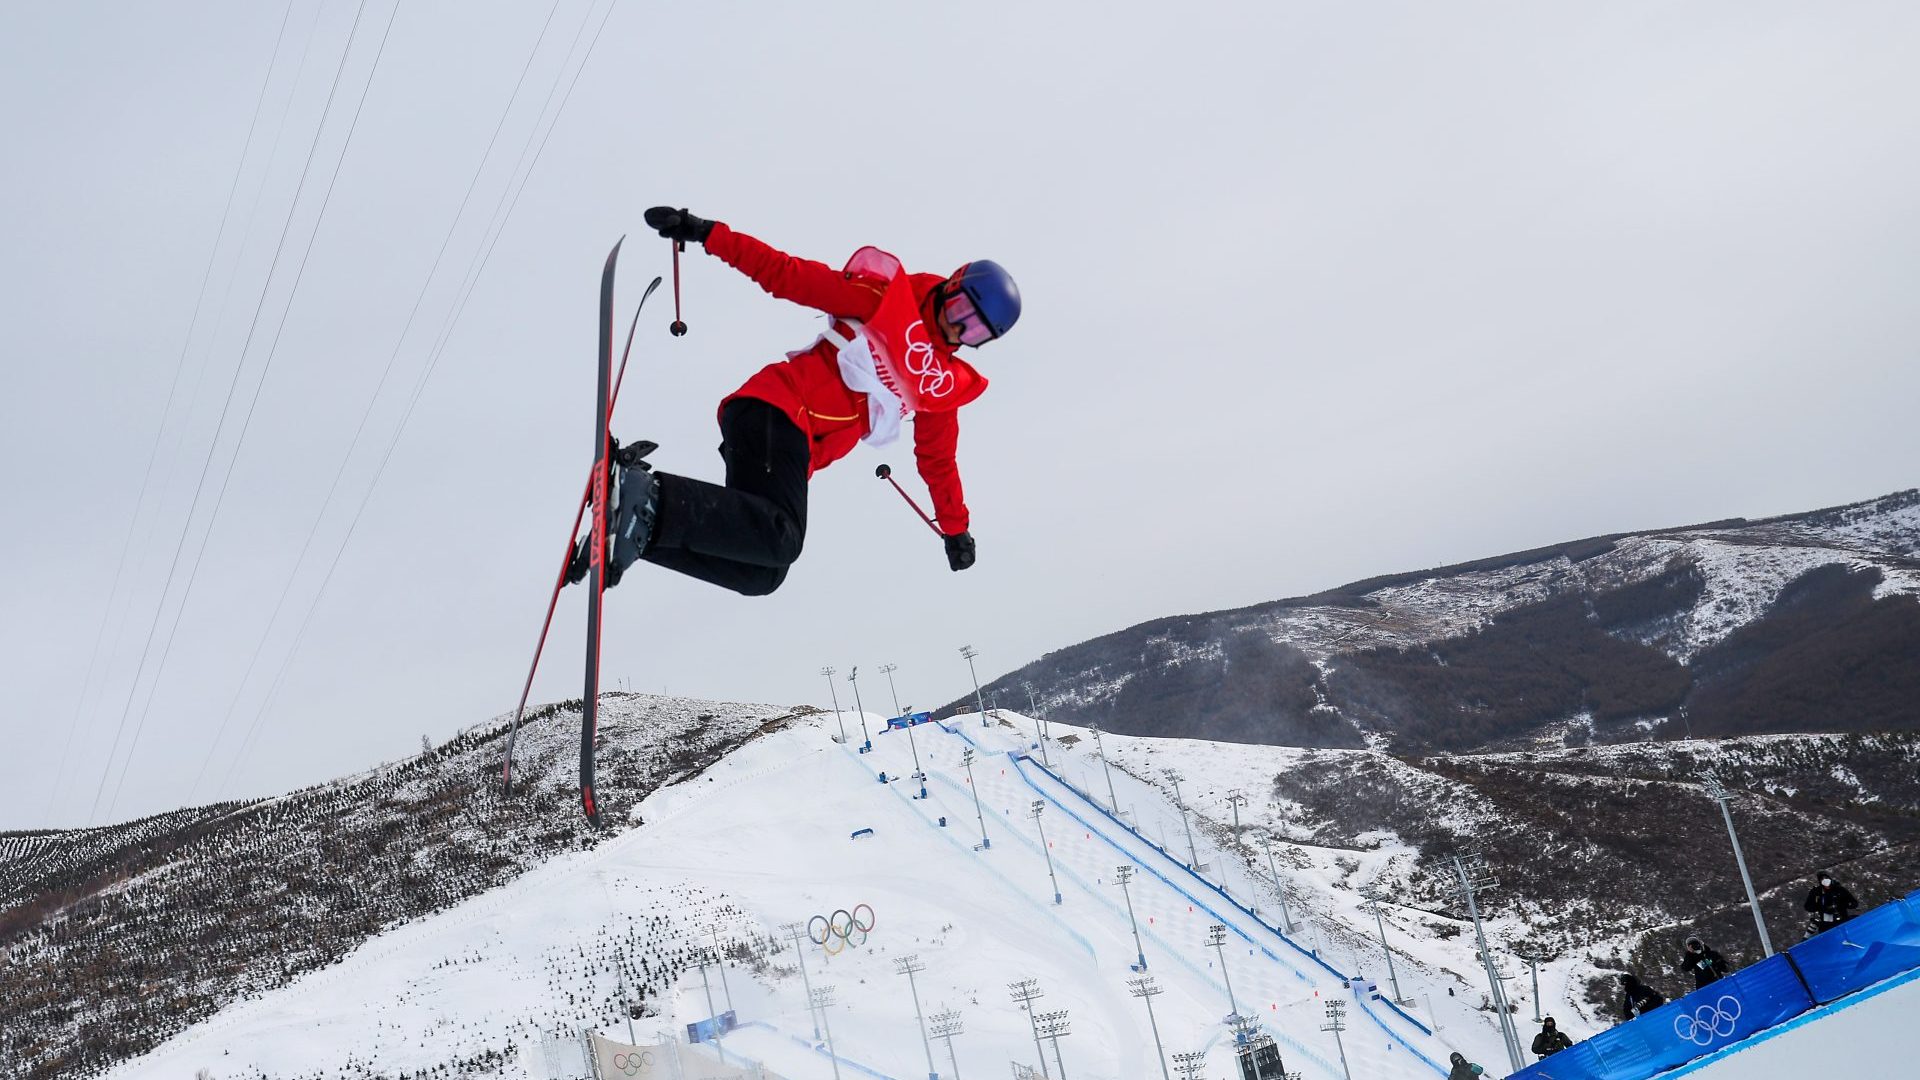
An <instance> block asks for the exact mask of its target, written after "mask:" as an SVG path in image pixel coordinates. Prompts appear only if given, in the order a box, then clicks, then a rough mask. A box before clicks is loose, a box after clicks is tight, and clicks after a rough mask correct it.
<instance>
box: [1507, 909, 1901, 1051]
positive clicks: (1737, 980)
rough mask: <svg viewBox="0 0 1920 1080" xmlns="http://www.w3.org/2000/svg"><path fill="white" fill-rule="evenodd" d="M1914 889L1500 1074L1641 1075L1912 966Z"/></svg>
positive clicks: (1822, 1003)
mask: <svg viewBox="0 0 1920 1080" xmlns="http://www.w3.org/2000/svg"><path fill="white" fill-rule="evenodd" d="M1917 905H1920V892H1915V893H1913V894H1910V895H1908V896H1906V897H1903V898H1901V899H1898V900H1895V901H1893V902H1891V903H1888V904H1884V905H1882V906H1880V907H1878V908H1875V909H1874V910H1872V911H1870V912H1868V913H1867V914H1865V915H1862V916H1860V917H1859V918H1857V919H1854V920H1852V921H1851V922H1847V923H1843V924H1841V925H1840V926H1837V927H1835V928H1833V929H1832V930H1829V931H1827V932H1826V933H1824V934H1821V935H1819V936H1817V937H1814V938H1812V939H1810V940H1808V941H1804V942H1802V943H1800V944H1799V945H1796V946H1794V947H1793V948H1791V949H1788V950H1787V951H1786V952H1783V953H1779V954H1776V955H1774V956H1771V957H1768V958H1767V959H1765V960H1762V961H1761V962H1760V963H1758V964H1755V965H1753V966H1752V967H1749V968H1746V969H1744V970H1741V971H1736V972H1734V973H1733V974H1732V975H1729V976H1727V977H1726V978H1724V979H1720V980H1718V981H1716V982H1713V983H1710V984H1708V985H1707V986H1703V987H1701V988H1700V989H1698V990H1695V991H1694V992H1693V993H1691V994H1688V995H1687V996H1685V997H1683V998H1680V999H1679V1000H1678V1001H1673V1002H1669V1003H1668V1004H1666V1005H1663V1006H1661V1007H1660V1008H1658V1009H1655V1010H1654V1011H1652V1012H1650V1013H1648V1014H1646V1015H1645V1016H1642V1017H1639V1018H1638V1019H1635V1020H1632V1021H1630V1022H1628V1023H1625V1024H1621V1025H1620V1026H1619V1027H1616V1028H1613V1029H1612V1030H1610V1031H1605V1032H1602V1033H1600V1034H1598V1035H1595V1036H1594V1037H1593V1038H1591V1039H1588V1040H1586V1041H1585V1042H1581V1043H1575V1044H1574V1045H1573V1047H1572V1048H1570V1049H1567V1050H1562V1051H1560V1052H1559V1053H1557V1054H1554V1055H1553V1056H1551V1057H1548V1058H1546V1059H1545V1060H1543V1061H1540V1062H1538V1063H1537V1064H1534V1065H1530V1066H1528V1067H1526V1068H1524V1069H1521V1070H1520V1071H1519V1072H1516V1073H1514V1074H1513V1075H1512V1077H1511V1078H1510V1080H1647V1078H1648V1077H1651V1076H1654V1075H1656V1074H1658V1073H1662V1072H1665V1071H1667V1070H1668V1069H1675V1068H1679V1067H1680V1066H1682V1065H1685V1064H1687V1063H1688V1062H1690V1061H1692V1060H1694V1059H1695V1058H1698V1057H1701V1056H1703V1055H1706V1054H1709V1053H1712V1052H1714V1051H1716V1050H1719V1049H1721V1048H1723V1047H1726V1046H1729V1045H1731V1044H1733V1043H1737V1042H1739V1041H1741V1040H1743V1039H1746V1038H1749V1037H1751V1036H1753V1035H1756V1034H1759V1033H1760V1032H1763V1031H1766V1030H1767V1029H1769V1028H1772V1027H1775V1026H1777V1025H1779V1024H1783V1023H1786V1022H1787V1021H1789V1020H1792V1019H1793V1018H1794V1017H1796V1016H1799V1015H1800V1014H1802V1013H1804V1012H1807V1011H1808V1010H1809V1009H1813V1008H1815V1007H1817V1006H1820V1005H1824V1004H1826V1003H1828V1002H1832V1001H1836V1000H1838V999H1840V998H1843V997H1846V996H1847V995H1849V994H1854V993H1858V992H1859V991H1861V990H1864V989H1866V988H1867V987H1869V986H1872V985H1873V984H1875V983H1878V982H1881V981H1883V980H1885V979H1889V978H1892V977H1894V976H1897V975H1900V974H1903V973H1905V972H1907V971H1911V970H1914V969H1916V968H1920V906H1917Z"/></svg>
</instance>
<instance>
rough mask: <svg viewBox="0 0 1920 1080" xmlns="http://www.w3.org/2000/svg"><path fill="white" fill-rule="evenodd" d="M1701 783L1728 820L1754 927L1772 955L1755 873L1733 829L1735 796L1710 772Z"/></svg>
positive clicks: (1702, 776) (1722, 815)
mask: <svg viewBox="0 0 1920 1080" xmlns="http://www.w3.org/2000/svg"><path fill="white" fill-rule="evenodd" d="M1700 783H1701V784H1702V785H1703V786H1705V788H1706V789H1707V797H1708V798H1710V799H1712V800H1713V801H1714V802H1717V803H1719V804H1720V816H1721V817H1723V818H1725V819H1726V821H1727V839H1728V840H1731V841H1733V861H1734V862H1736V863H1739V864H1740V882H1741V884H1743V885H1745V886H1746V887H1747V907H1748V908H1750V909H1752V911H1753V927H1754V929H1756V930H1758V931H1760V948H1761V950H1762V951H1764V952H1765V953H1766V954H1767V955H1768V956H1772V955H1773V939H1772V938H1770V937H1768V936H1767V919H1766V916H1765V915H1762V914H1761V913H1760V898H1759V897H1757V896H1755V895H1754V892H1753V875H1751V874H1749V873H1747V856H1746V853H1745V852H1743V851H1741V850H1740V834H1739V833H1736V832H1734V831H1733V811H1732V810H1729V809H1728V808H1727V804H1728V803H1730V802H1732V801H1733V796H1732V795H1731V794H1729V793H1728V792H1727V789H1726V788H1725V787H1724V786H1723V785H1722V784H1721V783H1720V778H1719V777H1717V776H1715V775H1714V774H1712V773H1710V772H1709V773H1702V774H1701V776H1700Z"/></svg>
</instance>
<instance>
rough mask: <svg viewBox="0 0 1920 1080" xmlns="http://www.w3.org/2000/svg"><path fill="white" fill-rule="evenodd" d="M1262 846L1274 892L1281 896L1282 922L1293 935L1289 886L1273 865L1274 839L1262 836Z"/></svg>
mask: <svg viewBox="0 0 1920 1080" xmlns="http://www.w3.org/2000/svg"><path fill="white" fill-rule="evenodd" d="M1260 846H1261V847H1262V848H1264V849H1265V850H1266V852H1267V872H1268V873H1270V874H1272V875H1273V890H1274V891H1275V892H1277V893H1279V894H1280V922H1281V924H1282V925H1283V926H1284V927H1285V928H1286V932H1287V933H1289V934H1291V933H1293V931H1294V925H1293V912H1291V911H1289V910H1287V886H1286V884H1285V883H1284V882H1282V881H1281V880H1280V871H1279V870H1278V869H1277V868H1276V867H1275V866H1274V865H1273V837H1271V836H1267V835H1265V834H1262V835H1261V837H1260Z"/></svg>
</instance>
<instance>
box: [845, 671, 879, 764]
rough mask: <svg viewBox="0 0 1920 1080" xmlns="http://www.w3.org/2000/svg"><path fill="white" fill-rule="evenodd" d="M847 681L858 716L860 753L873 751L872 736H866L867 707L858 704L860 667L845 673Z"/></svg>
mask: <svg viewBox="0 0 1920 1080" xmlns="http://www.w3.org/2000/svg"><path fill="white" fill-rule="evenodd" d="M847 681H848V682H850V683H852V684H853V708H854V711H855V712H858V713H859V714H860V746H861V750H862V751H866V750H871V749H873V736H872V735H869V734H867V707H866V706H865V705H862V704H861V703H860V666H859V665H858V664H855V665H854V668H853V670H852V671H849V672H847Z"/></svg>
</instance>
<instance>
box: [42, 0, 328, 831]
mask: <svg viewBox="0 0 1920 1080" xmlns="http://www.w3.org/2000/svg"><path fill="white" fill-rule="evenodd" d="M292 20H293V4H292V3H291V0H289V3H288V4H287V10H286V12H285V13H284V14H283V15H281V16H280V30H279V32H278V33H277V34H276V35H275V36H274V39H273V55H272V56H271V57H270V58H269V59H268V60H267V72H266V74H265V75H264V76H262V77H261V79H260V92H259V94H258V95H257V96H256V97H255V98H254V102H253V116H252V118H251V119H249V120H248V121H247V137H246V139H245V140H244V141H243V142H242V143H241V145H240V161H239V163H238V164H236V165H235V166H234V168H233V183H232V184H231V185H229V186H228V188H227V200H226V204H225V205H224V206H222V207H221V208H220V226H219V228H218V229H216V230H215V231H214V234H213V248H212V250H211V251H209V252H208V253H207V268H206V270H205V271H203V272H202V273H201V275H200V288H199V291H198V292H197V293H196V294H195V296H194V301H193V314H192V316H191V317H189V318H188V319H187V336H186V339H185V340H184V341H182V342H181V343H180V357H179V359H178V360H176V361H174V366H173V379H172V380H171V381H170V382H169V383H168V385H167V402H166V404H165V405H163V406H161V408H160V424H159V426H158V427H157V428H155V429H154V432H153V445H152V446H151V447H150V448H149V449H148V450H147V467H146V469H145V470H144V471H143V472H142V473H141V475H140V495H139V497H138V498H136V499H135V500H134V504H133V514H132V516H130V517H129V518H128V519H127V532H126V535H125V536H123V537H122V538H121V540H120V557H119V559H118V560H116V561H115V564H114V570H113V584H112V586H111V587H109V588H108V590H107V604H106V608H105V609H104V610H103V611H101V613H100V629H99V631H98V632H97V633H95V634H94V638H93V648H92V650H91V651H90V652H89V653H88V656H87V673H86V675H85V676H84V677H82V678H81V680H80V693H79V694H78V695H77V696H76V699H75V701H74V707H73V721H72V722H71V723H70V724H68V725H67V741H66V746H65V747H64V748H62V750H61V751H60V764H59V767H58V768H56V769H55V770H54V773H53V784H52V787H51V789H50V790H49V791H48V792H47V808H46V812H45V813H43V814H42V815H41V824H42V825H50V824H51V823H52V822H51V818H52V815H53V807H54V803H55V802H56V801H57V799H58V797H59V794H60V778H61V777H62V776H63V775H65V773H66V771H67V761H68V759H69V757H70V755H71V754H72V752H73V737H74V732H75V731H77V730H78V729H79V727H80V721H81V717H82V716H83V715H84V714H85V711H86V702H87V691H88V690H89V689H90V688H91V686H92V685H93V672H94V669H95V666H96V665H97V664H98V663H99V660H100V643H101V642H102V641H104V640H106V636H107V624H108V623H109V622H111V621H112V616H113V606H114V604H113V602H114V599H115V598H116V597H118V596H119V595H120V581H121V577H122V575H123V574H124V573H125V571H126V569H127V555H128V553H129V552H131V551H132V550H133V533H134V528H135V527H136V526H137V525H138V524H139V523H140V511H141V510H143V509H145V508H146V505H147V492H148V490H149V488H150V486H151V484H152V481H153V466H154V464H155V463H156V462H158V461H159V460H160V442H161V438H162V436H164V435H165V434H166V430H167V419H168V417H170V416H171V415H172V414H173V402H174V399H175V397H176V396H177V395H178V393H179V390H180V376H181V374H182V373H184V372H185V371H186V369H187V354H188V353H189V352H191V351H192V349H193V333H194V331H195V330H196V329H198V328H199V326H200V309H201V308H202V307H203V306H204V305H205V304H206V299H207V285H208V284H209V283H210V282H211V281H212V280H213V267H214V264H215V263H217V262H218V261H219V258H220V242H221V241H222V240H225V239H226V236H227V222H228V221H229V220H230V219H231V218H232V215H233V199H234V196H235V195H236V194H238V193H239V191H240V177H241V176H242V175H244V174H245V172H246V169H247V158H248V156H249V155H251V154H252V153H253V135H254V132H255V131H256V130H258V128H259V125H260V113H261V112H262V111H263V110H264V108H265V107H266V103H267V87H268V86H270V85H272V83H273V72H274V69H275V68H276V67H278V66H279V65H280V46H281V45H282V44H284V43H285V41H286V37H287V24H288V23H290V22H291V21H292ZM214 325H215V326H216V327H218V325H219V323H218V320H216V321H215V323H214ZM115 648H116V650H117V649H118V642H116V643H115Z"/></svg>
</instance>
